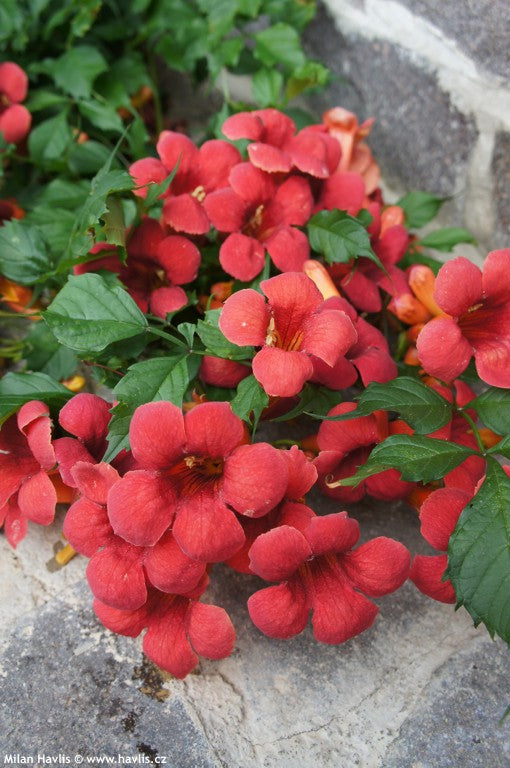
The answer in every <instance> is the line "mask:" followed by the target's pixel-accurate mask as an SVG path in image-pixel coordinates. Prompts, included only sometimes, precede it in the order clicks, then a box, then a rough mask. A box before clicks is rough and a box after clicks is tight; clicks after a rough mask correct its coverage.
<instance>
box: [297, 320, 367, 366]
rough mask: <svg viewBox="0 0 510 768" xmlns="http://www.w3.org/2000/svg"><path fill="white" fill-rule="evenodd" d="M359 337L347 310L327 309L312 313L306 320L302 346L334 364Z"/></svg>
mask: <svg viewBox="0 0 510 768" xmlns="http://www.w3.org/2000/svg"><path fill="white" fill-rule="evenodd" d="M357 339H358V334H357V333H356V330H355V328H354V326H353V324H352V322H351V320H350V319H349V318H348V317H347V315H346V314H345V312H338V311H336V310H325V311H324V312H318V313H316V314H313V315H311V317H310V318H309V319H308V320H307V321H306V322H305V324H304V338H303V344H302V347H301V348H302V350H303V352H309V353H310V354H313V355H315V356H316V357H319V358H320V359H321V360H324V362H325V363H327V364H329V365H331V366H332V365H334V364H335V363H336V362H337V360H338V358H339V357H340V356H341V355H344V354H345V353H346V352H347V350H348V349H350V347H352V345H353V344H355V343H356V341H357Z"/></svg>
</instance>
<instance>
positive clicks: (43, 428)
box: [18, 400, 56, 469]
mask: <svg viewBox="0 0 510 768" xmlns="http://www.w3.org/2000/svg"><path fill="white" fill-rule="evenodd" d="M49 412H50V411H49V408H48V406H47V405H45V404H44V403H41V402H40V401H39V400H31V401H30V402H28V403H25V404H24V405H22V406H21V408H20V410H19V411H18V427H19V429H20V431H21V432H22V433H23V434H24V435H25V436H26V438H27V442H28V445H29V448H30V450H31V451H32V454H33V456H34V458H35V459H37V461H38V462H39V464H40V465H41V467H42V468H43V469H51V468H52V467H54V466H55V463H56V459H55V451H54V448H53V446H52V444H51V427H52V422H51V419H50V418H49Z"/></svg>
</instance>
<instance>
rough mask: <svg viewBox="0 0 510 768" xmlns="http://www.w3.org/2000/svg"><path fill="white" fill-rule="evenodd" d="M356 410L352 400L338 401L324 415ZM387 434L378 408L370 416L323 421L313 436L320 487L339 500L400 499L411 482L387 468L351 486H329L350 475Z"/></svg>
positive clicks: (412, 486) (385, 422)
mask: <svg viewBox="0 0 510 768" xmlns="http://www.w3.org/2000/svg"><path fill="white" fill-rule="evenodd" d="M354 410H356V404H355V403H341V404H340V405H337V406H335V407H334V408H333V409H332V410H331V411H330V412H329V413H328V416H342V415H344V414H346V413H349V412H350V411H354ZM388 435H389V425H388V416H387V414H386V413H385V412H384V411H378V412H376V413H373V414H371V415H370V416H357V417H355V418H352V419H348V420H347V421H323V422H322V424H321V426H320V428H319V432H318V435H317V442H318V445H319V449H320V453H319V455H318V457H317V458H316V459H315V465H316V467H317V470H318V472H319V483H320V487H321V490H322V491H323V492H324V493H325V494H326V495H327V496H331V497H332V498H334V499H338V500H340V501H342V502H353V501H358V500H359V499H362V498H363V496H364V495H365V494H369V495H370V496H374V497H375V498H376V499H385V500H389V499H404V498H405V497H406V496H408V495H409V493H411V491H412V490H413V488H414V484H413V483H407V482H405V481H404V480H400V472H398V471H397V470H396V469H387V470H385V471H384V472H379V473H378V474H376V475H372V476H371V477H368V478H367V479H366V480H363V481H362V482H361V483H360V484H359V485H358V486H356V487H355V488H349V487H341V486H339V487H333V488H332V487H330V485H331V484H332V483H335V482H337V481H338V480H341V479H343V478H344V477H350V476H351V475H354V474H355V473H356V470H357V469H358V467H360V466H362V465H363V464H365V463H366V461H367V459H368V457H369V455H370V453H371V451H372V449H373V448H374V446H375V445H377V443H380V442H382V441H383V440H385V439H386V438H387V437H388Z"/></svg>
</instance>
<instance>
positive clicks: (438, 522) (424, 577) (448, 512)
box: [409, 488, 472, 603]
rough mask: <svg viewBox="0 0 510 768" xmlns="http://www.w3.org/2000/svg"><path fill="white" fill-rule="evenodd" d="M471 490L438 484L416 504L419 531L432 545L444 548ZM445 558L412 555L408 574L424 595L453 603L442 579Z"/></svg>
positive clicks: (445, 564) (451, 591) (451, 595)
mask: <svg viewBox="0 0 510 768" xmlns="http://www.w3.org/2000/svg"><path fill="white" fill-rule="evenodd" d="M471 498H472V494H469V493H466V492H465V491H462V490H460V489H459V488H439V489H438V490H437V491H433V492H432V493H431V494H430V496H428V497H427V498H426V499H425V501H424V502H423V504H422V505H421V508H420V522H421V528H420V530H421V534H422V536H423V538H424V539H426V541H428V543H429V544H430V545H431V546H433V547H434V548H435V549H439V550H440V551H442V552H445V553H446V551H447V550H448V541H449V539H450V536H451V535H452V533H453V531H454V529H455V526H456V525H457V521H458V519H459V517H460V513H461V512H462V510H463V509H464V507H465V506H466V505H467V504H469V502H470V501H471ZM447 564H448V558H447V556H446V554H444V555H416V557H415V558H414V560H413V563H412V566H411V572H410V574H409V578H410V579H411V581H412V582H414V584H415V585H416V586H417V587H418V589H419V590H420V592H423V594H424V595H428V596H429V597H432V598H433V599H434V600H439V601H440V602H441V603H454V602H455V592H454V590H453V587H452V584H451V582H450V581H449V580H446V581H443V576H444V572H445V570H446V566H447Z"/></svg>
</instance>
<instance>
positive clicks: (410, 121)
mask: <svg viewBox="0 0 510 768" xmlns="http://www.w3.org/2000/svg"><path fill="white" fill-rule="evenodd" d="M509 41H510V2H508V0H323V2H322V5H321V7H320V9H319V13H318V14H317V17H316V19H315V20H314V22H313V23H312V25H311V26H310V27H309V29H308V31H307V34H306V46H307V48H308V52H309V53H310V54H311V55H313V56H315V57H316V58H319V59H321V60H323V61H325V63H326V64H327V65H328V66H329V67H330V68H331V70H332V72H333V74H334V80H333V82H332V85H331V86H330V87H329V89H328V91H327V93H326V94H321V95H320V96H318V97H316V98H315V99H314V102H313V105H314V108H315V109H316V110H320V109H323V108H328V107H330V106H335V105H341V106H344V107H346V108H348V109H351V110H352V111H354V112H356V113H357V114H358V117H359V118H360V120H364V119H365V118H367V117H372V116H373V117H375V118H376V124H375V127H374V129H373V131H372V134H371V136H370V142H369V143H370V144H371V146H372V149H373V150H374V154H375V156H376V158H377V160H378V161H379V164H380V165H381V168H382V172H383V177H384V179H385V180H386V182H387V183H388V184H389V186H390V190H393V191H394V192H395V194H396V195H398V194H400V193H401V192H405V191H409V190H411V189H422V190H426V191H429V192H433V193H436V194H440V195H442V196H446V197H448V198H450V199H449V201H448V203H447V204H446V205H445V206H444V207H443V211H442V215H441V220H440V223H441V224H442V225H444V226H465V227H467V228H468V229H469V230H470V231H471V232H472V233H473V234H474V236H475V237H476V238H477V240H478V243H479V246H478V249H477V251H474V252H470V249H469V248H467V247H465V246H461V247H460V250H459V249H457V250H458V251H459V252H462V253H465V255H467V256H471V257H473V258H475V259H476V258H477V256H478V257H481V256H484V255H485V254H486V253H487V251H488V250H491V249H494V248H504V247H510V45H509Z"/></svg>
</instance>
